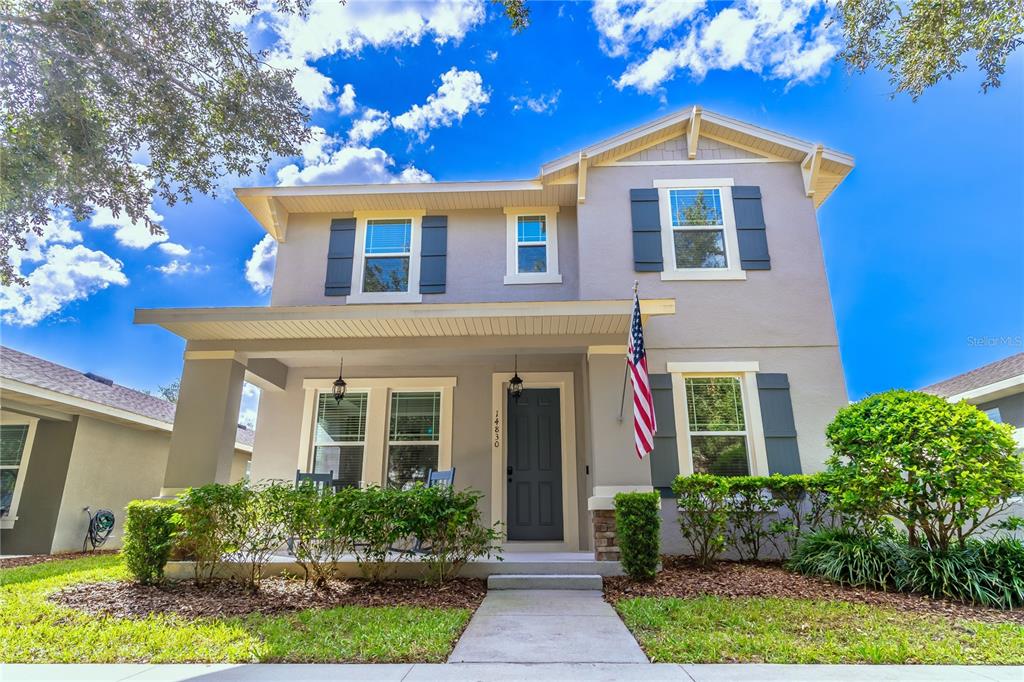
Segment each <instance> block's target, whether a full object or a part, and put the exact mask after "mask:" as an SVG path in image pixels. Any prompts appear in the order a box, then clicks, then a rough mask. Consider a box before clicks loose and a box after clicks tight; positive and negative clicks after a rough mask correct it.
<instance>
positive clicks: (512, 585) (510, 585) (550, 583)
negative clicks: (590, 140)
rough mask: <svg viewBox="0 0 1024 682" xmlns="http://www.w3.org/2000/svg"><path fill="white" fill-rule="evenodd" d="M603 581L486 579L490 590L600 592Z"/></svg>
mask: <svg viewBox="0 0 1024 682" xmlns="http://www.w3.org/2000/svg"><path fill="white" fill-rule="evenodd" d="M603 587H604V579H603V578H602V577H601V576H599V575H587V574H572V573H568V574H564V575H552V574H537V573H533V574H516V573H511V574H493V575H490V576H488V578H487V589H488V591H490V590H601V589H602V588H603Z"/></svg>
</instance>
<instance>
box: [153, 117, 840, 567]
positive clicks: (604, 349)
mask: <svg viewBox="0 0 1024 682" xmlns="http://www.w3.org/2000/svg"><path fill="white" fill-rule="evenodd" d="M451 153H458V154H464V153H478V154H487V153H488V151H487V150H486V149H476V148H471V147H466V148H459V149H453V150H451ZM852 168H853V159H852V158H851V157H850V156H848V155H846V154H843V153H840V152H837V151H834V150H831V149H828V148H826V147H823V146H822V145H819V144H812V143H809V142H804V141H802V140H798V139H796V138H793V137H790V136H788V135H784V134H782V133H777V132H772V131H769V130H765V129H763V128H759V127H757V126H754V125H751V124H748V123H743V122H740V121H736V120H734V119H731V118H728V117H726V116H722V115H720V114H716V113H713V112H710V111H706V110H703V111H702V110H701V109H700V108H699V107H694V108H690V109H686V110H683V111H679V112H676V113H673V114H670V115H668V116H665V117H663V118H660V119H658V120H657V121H654V122H652V123H650V124H647V125H644V126H640V127H638V128H634V129H632V130H628V131H626V132H623V133H621V134H618V135H616V136H614V137H611V138H608V139H606V140H602V141H600V142H597V143H596V144H593V145H591V146H589V147H586V148H584V149H581V150H578V151H573V152H572V153H570V154H566V155H565V156H562V157H560V158H558V159H555V160H553V161H551V162H548V163H545V164H544V165H543V166H541V170H540V174H539V175H538V176H537V177H536V178H533V179H530V180H512V181H493V182H435V183H427V184H400V183H398V184H374V185H332V186H319V187H317V186H303V187H265V188H245V189H238V190H236V194H237V196H238V197H239V199H240V200H241V202H242V203H243V204H244V205H245V206H246V208H248V209H249V211H250V212H251V213H252V214H253V216H254V217H255V218H256V220H257V221H258V222H259V223H260V225H262V226H263V227H264V228H265V229H266V230H267V232H268V233H269V234H270V235H272V236H273V238H274V239H275V240H276V241H277V263H276V272H275V277H274V283H273V293H272V296H271V304H270V306H269V307H254V308H210V309H161V310H138V311H136V317H135V320H136V322H137V323H140V324H158V325H161V326H163V327H164V328H166V329H167V330H169V331H171V332H172V333H174V334H177V335H179V336H181V337H182V338H183V339H185V340H186V341H187V347H186V353H185V367H184V372H183V374H182V379H181V400H180V403H179V408H178V413H177V416H176V421H175V427H174V433H173V435H172V438H171V455H170V460H169V462H168V467H167V477H166V479H165V481H164V487H165V489H166V492H173V491H174V490H177V489H179V488H183V487H185V486H190V485H195V484H200V483H205V482H207V481H211V480H226V479H227V473H228V471H229V469H230V466H229V464H230V461H231V446H232V443H231V436H230V433H229V432H230V430H231V428H230V427H232V426H233V424H234V419H235V415H237V413H238V406H239V397H240V394H241V386H242V381H243V380H248V381H251V382H253V383H256V384H258V385H259V386H260V387H261V388H263V389H264V390H263V392H262V395H261V400H260V406H259V421H258V424H259V426H258V429H257V432H256V441H255V445H254V451H253V465H252V475H253V478H254V479H264V478H277V479H286V480H293V479H294V476H295V471H296V469H301V470H304V471H308V470H314V471H319V472H329V471H332V472H334V476H335V477H336V478H338V479H340V481H341V482H342V483H343V484H353V485H354V484H385V485H404V484H407V483H409V482H410V481H415V480H422V478H423V477H424V476H425V475H426V473H427V470H429V469H448V468H450V467H453V466H454V467H455V468H456V470H457V475H456V485H457V486H459V487H463V486H466V487H472V488H475V489H478V490H481V491H483V493H484V494H485V496H486V497H485V502H484V513H485V517H486V518H487V519H488V520H489V521H492V522H497V521H500V522H503V523H504V524H505V528H506V531H507V536H508V541H509V544H510V546H511V547H514V548H516V549H539V550H548V549H549V550H575V549H581V548H593V547H594V546H595V544H601V545H607V544H608V543H607V542H605V541H604V538H602V540H601V542H599V543H595V540H594V537H593V533H592V527H593V526H592V523H591V521H592V513H599V512H602V511H606V510H608V509H609V508H610V505H611V498H612V496H613V495H614V494H615V492H617V491H620V490H630V489H647V490H650V489H651V488H652V487H653V488H657V489H659V490H662V491H668V488H669V486H670V484H671V481H672V479H673V477H675V476H676V475H677V474H679V473H689V472H692V471H712V472H722V473H731V474H745V473H750V474H767V473H769V472H775V471H778V472H784V473H789V472H800V471H804V472H810V471H815V470H818V469H820V468H822V467H823V463H824V460H825V458H826V455H827V449H826V444H825V437H824V429H825V425H826V424H827V423H828V422H829V421H830V420H831V419H832V417H833V416H834V415H835V412H836V410H837V409H839V408H841V407H843V406H844V405H846V404H847V394H846V388H845V385H844V381H843V368H842V364H841V361H840V356H839V350H838V342H837V337H836V328H835V321H834V318H833V312H832V304H831V300H830V297H829V291H828V283H827V280H826V277H825V267H824V262H823V258H822V252H821V241H820V238H819V233H818V222H817V216H816V208H817V207H818V206H820V205H821V204H822V202H824V201H825V199H826V197H828V196H829V194H831V193H832V191H833V190H835V188H836V187H837V186H838V185H839V184H840V182H841V181H842V180H843V179H844V178H845V177H846V175H847V174H848V173H849V172H850V171H851V170H852ZM634 280H638V281H639V293H640V296H641V299H642V310H643V314H644V317H645V324H646V341H647V351H648V363H649V366H650V369H651V372H652V374H653V377H652V382H653V386H654V392H655V401H656V406H657V420H658V433H657V438H656V450H655V452H654V453H653V455H652V456H651V457H650V458H648V459H646V460H644V461H638V459H637V457H636V455H635V454H634V450H633V426H632V409H631V400H632V397H631V395H630V394H629V392H628V391H627V392H626V393H625V401H624V402H625V405H624V408H620V402H621V401H622V399H623V379H624V369H625V363H624V356H625V349H626V339H627V332H628V326H629V319H630V310H631V305H632V290H633V282H634ZM342 359H344V372H343V375H344V380H345V381H346V382H347V394H346V396H345V399H344V400H343V401H342V402H341V403H338V402H336V401H335V399H334V398H333V397H332V384H333V382H335V380H336V379H337V377H338V375H339V364H340V363H341V361H342ZM516 368H518V375H519V376H520V377H521V378H522V379H523V380H524V382H525V391H524V393H523V395H522V398H521V399H520V400H519V401H518V402H516V401H515V400H512V399H511V398H510V397H507V395H506V388H507V386H508V382H509V379H510V378H512V376H513V372H514V370H516ZM620 409H622V413H623V415H624V418H622V419H621V420H620V418H619V415H620ZM670 507H671V505H665V514H666V518H668V515H669V514H670V509H669V508H670ZM674 525H675V521H674V520H672V521H670V522H667V523H666V524H665V526H666V537H669V536H673V537H674V536H676V535H678V533H675V532H674V530H673V528H674ZM599 555H605V556H607V555H608V552H604V551H602V552H600V553H599Z"/></svg>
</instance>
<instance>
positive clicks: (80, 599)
mask: <svg viewBox="0 0 1024 682" xmlns="http://www.w3.org/2000/svg"><path fill="white" fill-rule="evenodd" d="M486 594H487V586H486V583H485V582H484V581H483V580H469V579H457V580H451V581H448V582H446V583H444V584H442V585H426V584H424V583H422V582H420V581H418V580H387V581H384V582H380V583H370V582H367V581H365V580H357V579H349V580H337V581H332V582H330V583H328V585H327V586H326V587H325V588H323V589H315V588H314V587H313V584H312V583H309V584H308V585H307V584H304V583H303V581H302V580H296V579H288V578H264V579H263V581H262V583H261V586H260V591H259V592H257V593H256V594H252V593H250V592H249V591H248V590H247V589H246V588H245V587H243V586H242V585H241V584H240V583H238V582H235V581H228V580H217V581H214V582H212V583H210V584H209V585H205V586H203V587H197V586H196V585H195V583H193V582H192V581H185V582H177V583H167V584H165V585H160V586H147V585H140V584H138V583H134V582H129V581H116V582H104V583H83V584H78V585H72V586H70V587H67V588H65V589H63V590H60V591H58V592H55V593H54V594H51V595H50V597H49V599H50V600H51V601H54V602H56V603H58V604H61V605H63V606H69V607H71V608H74V609H78V610H80V611H85V612H87V613H91V614H94V615H110V616H116V617H118V618H145V617H146V616H148V615H150V614H153V613H174V614H177V615H179V616H182V617H185V618H203V617H215V616H220V617H230V616H244V615H247V614H250V613H258V614H263V615H270V614H279V613H286V612H290V611H300V610H302V609H329V608H333V607H335V606H420V607H424V608H464V609H471V610H476V608H477V607H478V606H480V602H481V601H483V598H484V596H485V595H486Z"/></svg>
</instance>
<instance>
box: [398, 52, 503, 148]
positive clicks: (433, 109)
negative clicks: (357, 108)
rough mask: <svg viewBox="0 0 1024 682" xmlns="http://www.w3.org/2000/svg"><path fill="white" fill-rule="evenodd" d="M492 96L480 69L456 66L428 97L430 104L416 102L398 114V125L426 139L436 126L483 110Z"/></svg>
mask: <svg viewBox="0 0 1024 682" xmlns="http://www.w3.org/2000/svg"><path fill="white" fill-rule="evenodd" d="M490 99H491V95H490V92H488V91H487V90H486V89H484V86H483V78H482V77H481V76H480V74H479V73H478V72H476V71H459V69H458V68H457V67H454V66H453V67H452V68H451V69H449V70H448V71H447V72H446V73H443V74H441V85H440V86H439V87H438V88H437V92H435V93H432V94H431V95H429V96H427V102H426V104H423V105H419V104H414V105H413V106H412V108H411V109H409V111H407V112H405V113H404V114H401V115H399V116H396V117H395V118H394V119H393V120H392V123H393V124H394V126H395V127H396V128H399V129H401V130H405V131H407V132H411V133H416V134H417V135H418V136H419V138H420V140H425V139H426V137H427V135H428V133H429V131H430V130H431V129H433V128H439V127H442V126H444V127H447V126H451V125H453V124H455V123H458V122H460V121H462V119H463V118H464V117H465V116H466V114H468V113H470V112H471V111H476V112H479V111H480V108H481V106H482V105H484V104H487V102H489V101H490Z"/></svg>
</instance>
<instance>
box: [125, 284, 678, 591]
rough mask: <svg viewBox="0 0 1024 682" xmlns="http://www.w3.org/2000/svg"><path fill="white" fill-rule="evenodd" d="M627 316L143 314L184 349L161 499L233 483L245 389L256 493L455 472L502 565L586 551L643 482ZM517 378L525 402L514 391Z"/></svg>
mask: <svg viewBox="0 0 1024 682" xmlns="http://www.w3.org/2000/svg"><path fill="white" fill-rule="evenodd" d="M630 307H631V302H630V301H628V300H621V301H619V300H616V301H562V302H535V303H497V304H415V305H360V306H355V305H349V306H322V307H320V306H316V307H271V308H220V309H205V310H196V309H191V310H189V309H184V310H183V309H172V310H139V311H137V313H136V322H137V323H144V324H159V325H161V326H163V327H164V328H166V329H168V330H169V331H172V332H173V333H176V334H178V335H180V336H182V337H183V338H185V339H186V341H187V347H186V353H185V367H184V371H183V373H182V382H181V395H180V402H179V407H178V412H177V415H176V420H175V424H174V431H173V433H172V438H171V449H170V455H169V460H168V465H167V472H166V475H165V479H164V494H174V493H176V492H178V491H180V490H181V489H184V488H187V487H190V486H196V485H202V484H205V483H209V482H213V481H218V482H225V481H226V480H227V479H226V477H225V471H224V461H223V460H224V458H225V447H226V446H225V443H224V440H225V438H224V434H225V432H226V431H227V430H228V428H229V427H231V428H232V429H233V428H234V425H235V422H236V420H237V414H238V408H239V403H240V400H241V393H242V383H243V381H249V382H251V383H254V384H256V385H257V386H259V387H260V388H261V389H262V395H261V398H260V407H259V416H258V422H257V430H256V440H255V444H254V447H253V459H252V474H251V478H252V480H254V481H258V480H266V479H279V480H294V479H295V475H296V471H301V472H318V473H330V474H331V476H332V477H333V478H335V479H337V480H338V482H339V484H341V485H360V486H367V485H382V486H387V485H405V484H408V483H410V482H414V481H418V480H423V478H424V477H425V475H426V472H427V471H428V470H430V469H433V470H446V469H452V468H454V469H455V485H456V487H458V488H473V489H476V490H479V491H481V492H483V493H484V498H483V501H482V505H483V508H482V509H481V511H482V512H483V514H484V517H485V519H486V521H487V522H488V523H496V522H499V523H501V524H502V527H503V529H504V532H505V538H506V541H505V545H504V550H505V552H506V556H507V557H509V556H512V555H517V554H519V553H526V552H538V551H540V552H557V553H566V552H568V553H575V552H580V551H587V550H591V551H592V550H594V549H595V538H594V527H593V524H592V520H591V519H592V514H594V513H599V512H600V511H602V510H607V509H608V507H609V505H610V500H611V496H612V495H613V494H614V492H615V491H617V490H621V489H638V488H639V489H650V486H651V474H650V467H649V465H648V464H647V463H640V462H638V461H637V460H636V458H635V457H633V456H632V423H631V419H630V412H629V410H627V411H626V419H624V420H623V421H621V422H620V421H619V420H618V418H617V417H618V414H619V402H620V399H621V391H622V378H623V357H624V353H625V343H624V341H625V339H626V334H627V331H628V325H629V314H630ZM641 310H642V313H643V315H644V316H650V315H669V314H672V313H674V311H675V302H674V301H673V300H671V299H655V300H645V301H642V302H641ZM342 358H343V359H344V367H343V369H341V370H340V372H341V374H342V376H343V378H344V380H345V383H346V394H345V398H344V399H343V400H341V401H337V400H336V399H335V397H334V395H333V383H334V382H335V380H336V379H337V378H338V376H339V365H340V364H341V361H342ZM516 372H518V376H519V377H520V378H521V379H522V380H523V382H524V384H523V385H524V391H523V394H522V396H521V397H520V398H519V399H518V400H514V399H511V398H510V397H509V395H508V391H507V388H508V382H509V380H510V379H511V378H512V377H513V375H514V373H516ZM626 398H627V401H628V400H629V396H628V395H627V396H626ZM627 406H628V402H627ZM228 453H230V450H228ZM568 556H569V555H566V557H568ZM586 556H588V557H590V559H589V560H590V561H593V554H591V553H589V552H588V553H587V554H586ZM549 558H550V557H549ZM507 562H508V559H506V565H512V564H508V563H507ZM566 563H567V564H571V563H572V561H568V560H567V562H566ZM482 570H490V569H487V568H486V567H485V569H482ZM503 572H504V571H503Z"/></svg>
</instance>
